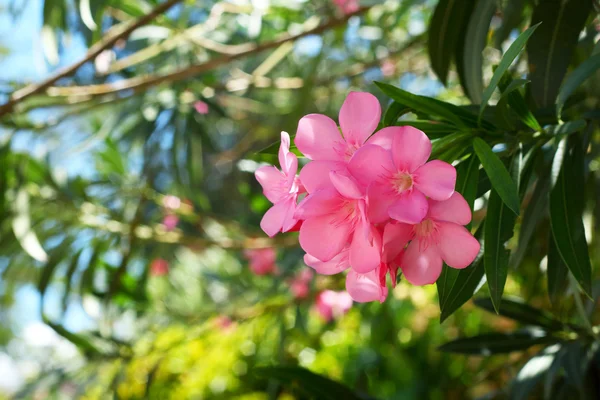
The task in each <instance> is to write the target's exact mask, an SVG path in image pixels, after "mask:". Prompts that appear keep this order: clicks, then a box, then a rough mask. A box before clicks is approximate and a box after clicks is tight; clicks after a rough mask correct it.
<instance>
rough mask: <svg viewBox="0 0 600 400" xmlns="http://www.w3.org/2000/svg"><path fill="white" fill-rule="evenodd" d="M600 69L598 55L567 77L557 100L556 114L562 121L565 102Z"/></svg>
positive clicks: (599, 56) (580, 65) (583, 63)
mask: <svg viewBox="0 0 600 400" xmlns="http://www.w3.org/2000/svg"><path fill="white" fill-rule="evenodd" d="M599 68H600V54H596V55H593V56H591V57H590V58H588V59H587V60H585V61H584V62H582V63H581V64H579V65H578V66H577V68H575V70H574V71H573V72H571V73H570V74H569V76H567V79H565V82H564V83H563V84H562V86H561V87H560V90H559V92H558V97H557V98H556V113H557V115H558V118H559V119H560V117H561V114H562V109H563V107H564V105H565V102H566V101H567V99H568V98H569V96H571V95H572V94H573V93H574V92H575V90H577V88H578V87H579V86H581V84H582V83H583V82H585V81H586V80H587V79H588V78H589V77H590V76H592V75H593V74H594V73H595V72H596V71H597V70H598V69H599Z"/></svg>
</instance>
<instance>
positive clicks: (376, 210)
mask: <svg viewBox="0 0 600 400" xmlns="http://www.w3.org/2000/svg"><path fill="white" fill-rule="evenodd" d="M397 199H398V195H397V194H396V192H395V191H393V190H390V188H389V186H388V185H383V184H380V183H378V182H373V183H372V184H371V185H370V186H369V187H368V189H367V206H368V212H367V215H368V216H369V221H371V223H373V224H379V223H382V222H385V221H387V220H388V219H389V218H390V215H389V213H388V210H389V208H390V206H391V205H392V204H394V202H395V201H396V200H397Z"/></svg>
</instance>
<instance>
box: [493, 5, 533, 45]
mask: <svg viewBox="0 0 600 400" xmlns="http://www.w3.org/2000/svg"><path fill="white" fill-rule="evenodd" d="M525 3H526V1H525V0H508V1H507V2H505V4H506V5H505V6H504V9H503V10H502V25H500V27H499V28H498V29H497V30H496V31H495V32H494V46H495V47H496V48H498V49H501V48H502V43H503V42H504V41H505V40H506V39H507V38H508V36H509V35H510V33H511V32H512V31H513V30H514V29H516V28H518V27H519V25H521V21H523V16H524V13H523V9H524V8H525Z"/></svg>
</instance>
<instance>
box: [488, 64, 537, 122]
mask: <svg viewBox="0 0 600 400" xmlns="http://www.w3.org/2000/svg"><path fill="white" fill-rule="evenodd" d="M529 82H530V81H529V80H526V79H512V78H511V77H510V74H508V73H507V74H505V75H504V76H503V77H502V79H501V80H500V83H499V84H498V86H499V87H500V89H501V90H502V93H503V96H502V99H501V100H500V101H506V103H508V105H509V106H510V108H511V109H512V110H513V111H514V112H515V113H516V114H517V115H518V116H519V119H520V120H521V121H522V122H523V123H524V124H525V125H527V126H528V127H530V128H531V129H533V130H534V131H536V132H539V131H541V130H542V127H541V126H540V124H539V122H538V120H537V119H536V118H535V116H534V115H533V113H532V112H531V110H529V107H528V106H527V103H526V102H525V98H524V97H523V95H522V94H521V91H520V90H519V89H520V87H521V86H525V84H527V83H529ZM504 93H506V96H505V95H504Z"/></svg>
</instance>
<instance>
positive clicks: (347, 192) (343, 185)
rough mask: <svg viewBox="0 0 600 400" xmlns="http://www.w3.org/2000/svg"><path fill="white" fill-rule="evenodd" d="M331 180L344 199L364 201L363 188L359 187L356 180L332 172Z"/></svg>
mask: <svg viewBox="0 0 600 400" xmlns="http://www.w3.org/2000/svg"><path fill="white" fill-rule="evenodd" d="M329 180H330V181H331V183H332V184H333V186H335V188H336V190H337V191H338V192H339V193H340V194H341V195H342V196H343V197H346V198H348V199H355V200H358V199H362V198H363V197H364V194H363V191H362V190H361V188H359V187H358V185H357V184H356V182H355V181H354V179H352V178H350V177H348V176H345V175H343V174H340V173H338V172H335V171H331V172H330V173H329Z"/></svg>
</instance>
